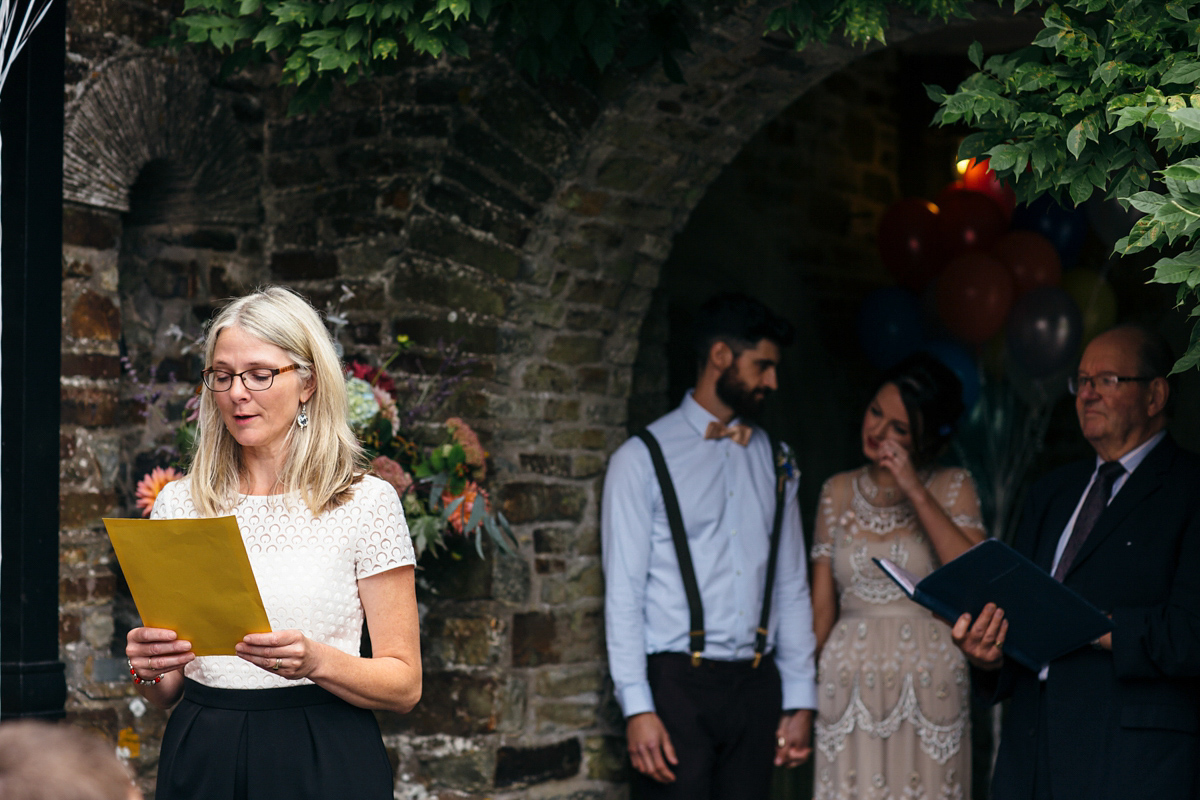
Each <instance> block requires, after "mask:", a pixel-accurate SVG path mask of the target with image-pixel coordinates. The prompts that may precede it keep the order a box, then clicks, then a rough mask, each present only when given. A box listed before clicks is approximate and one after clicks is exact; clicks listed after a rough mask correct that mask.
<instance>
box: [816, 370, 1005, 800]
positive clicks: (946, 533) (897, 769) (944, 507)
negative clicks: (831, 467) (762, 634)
mask: <svg viewBox="0 0 1200 800" xmlns="http://www.w3.org/2000/svg"><path fill="white" fill-rule="evenodd" d="M961 394H962V386H961V384H960V382H959V380H958V378H957V376H956V375H955V374H954V373H953V372H952V371H951V370H950V369H949V368H948V367H946V366H945V365H944V364H942V363H941V362H940V361H938V360H937V359H936V358H934V357H933V356H930V355H928V354H924V353H922V354H918V355H916V356H913V357H911V358H909V359H908V360H906V361H904V362H903V363H901V364H900V365H899V366H897V367H895V368H894V369H893V370H892V371H891V372H890V373H889V374H887V375H886V376H885V377H884V379H883V381H882V383H881V385H880V387H879V389H878V391H877V392H876V393H875V396H874V397H873V398H872V400H871V402H870V403H869V404H868V405H867V410H866V414H865V415H864V417H863V423H862V447H863V455H865V456H866V458H867V463H866V465H865V466H862V467H860V468H858V469H855V470H851V471H850V472H843V473H840V474H838V475H834V476H833V477H832V478H830V479H829V480H828V481H827V482H826V483H825V486H824V487H823V489H822V491H821V499H820V503H819V505H818V508H817V518H816V526H815V533H814V545H813V550H812V557H813V573H812V598H813V627H814V630H815V633H816V637H817V650H818V653H819V661H818V666H817V692H818V695H817V698H818V699H817V702H818V708H817V722H816V726H815V727H816V746H817V760H816V770H815V774H816V786H815V790H814V797H815V798H816V800H842V799H843V798H851V797H868V796H869V797H885V796H886V797H909V796H912V797H965V796H968V795H969V794H970V788H971V747H970V738H971V737H970V731H969V728H968V711H969V709H968V672H967V666H966V663H965V660H964V658H963V656H962V655H961V653H960V652H959V651H958V649H957V648H956V647H955V646H954V644H953V642H952V641H951V639H950V629H949V628H948V627H947V626H946V625H945V624H944V623H942V622H940V621H938V620H936V619H934V618H933V616H932V615H931V614H930V613H929V612H928V611H926V610H925V609H924V608H922V607H921V606H919V605H917V604H916V603H913V602H912V601H910V600H909V599H908V598H907V597H905V595H904V593H903V592H902V591H901V590H900V588H899V587H898V586H896V585H895V584H894V583H893V582H892V581H891V579H890V578H888V577H887V575H886V574H885V573H884V572H883V570H881V569H880V568H879V567H878V565H876V564H875V563H874V562H873V561H872V560H871V559H872V558H888V559H891V560H892V561H894V562H896V563H897V564H899V565H900V566H902V567H904V568H905V569H906V570H908V571H910V572H912V573H914V574H915V575H917V576H918V577H924V576H925V575H927V574H928V573H929V572H931V571H933V570H934V569H935V568H936V567H938V566H939V565H941V564H944V563H946V562H947V561H949V560H951V559H952V558H954V557H956V556H958V555H960V554H961V553H962V552H963V551H965V550H966V549H967V548H968V547H970V546H971V545H973V544H976V543H978V542H980V541H982V540H983V538H984V532H983V525H982V523H981V521H980V514H979V501H978V498H977V495H976V493H975V485H974V483H973V482H972V481H971V477H970V475H969V474H967V472H966V471H964V470H962V469H944V468H940V467H937V466H934V463H933V460H934V459H935V458H936V457H937V456H938V455H939V454H940V452H941V450H942V449H943V448H944V446H945V445H946V443H947V442H948V440H949V438H950V435H951V433H952V432H953V428H954V424H955V422H956V421H957V420H958V418H959V416H960V415H961V414H962V410H963V404H962V397H961Z"/></svg>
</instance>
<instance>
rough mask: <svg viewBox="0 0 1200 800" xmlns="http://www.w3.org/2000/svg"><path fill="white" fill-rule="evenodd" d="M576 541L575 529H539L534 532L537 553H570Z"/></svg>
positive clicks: (534, 544) (534, 545) (534, 549)
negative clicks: (572, 544) (573, 542)
mask: <svg viewBox="0 0 1200 800" xmlns="http://www.w3.org/2000/svg"><path fill="white" fill-rule="evenodd" d="M574 539H575V531H574V529H573V528H537V529H536V530H534V532H533V551H534V552H535V553H569V552H571V543H572V541H574Z"/></svg>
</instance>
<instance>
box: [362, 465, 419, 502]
mask: <svg viewBox="0 0 1200 800" xmlns="http://www.w3.org/2000/svg"><path fill="white" fill-rule="evenodd" d="M371 466H372V467H374V468H375V474H376V475H378V476H379V477H381V478H383V479H384V480H385V481H387V482H388V483H390V484H391V485H392V486H395V487H396V494H398V495H400V496H401V497H403V496H404V493H405V492H407V491H408V490H409V488H411V487H412V484H413V479H412V476H411V475H409V474H408V473H407V472H405V471H404V467H402V466H400V465H399V464H397V463H396V462H395V461H393V460H392V459H390V458H388V457H387V456H376V457H375V458H374V459H373V460H372V461H371Z"/></svg>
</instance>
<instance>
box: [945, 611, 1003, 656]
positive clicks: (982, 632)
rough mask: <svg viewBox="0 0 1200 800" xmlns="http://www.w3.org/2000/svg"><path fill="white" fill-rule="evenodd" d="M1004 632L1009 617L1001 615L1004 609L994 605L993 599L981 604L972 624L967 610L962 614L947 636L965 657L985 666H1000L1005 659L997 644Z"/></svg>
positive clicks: (1000, 642) (1001, 639) (999, 642)
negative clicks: (976, 617)
mask: <svg viewBox="0 0 1200 800" xmlns="http://www.w3.org/2000/svg"><path fill="white" fill-rule="evenodd" d="M1007 634H1008V620H1006V619H1004V609H1002V608H997V607H996V604H995V603H988V604H987V605H986V606H984V607H983V610H982V611H980V612H979V618H978V619H976V620H975V622H974V624H972V623H971V615H970V614H963V615H962V616H961V617H959V618H958V621H957V622H955V623H954V627H953V628H952V629H951V630H950V636H951V637H952V638H953V639H954V643H955V644H956V645H958V649H959V650H962V651H963V654H964V655H966V657H967V660H968V661H970V662H971V663H972V664H974V665H975V666H976V667H978V668H979V669H986V670H993V669H1000V665H1001V664H1003V663H1004V651H1003V650H1001V649H1000V646H1001V645H1003V644H1004V637H1005V636H1006V635H1007Z"/></svg>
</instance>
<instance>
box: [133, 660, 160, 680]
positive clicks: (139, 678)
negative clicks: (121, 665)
mask: <svg viewBox="0 0 1200 800" xmlns="http://www.w3.org/2000/svg"><path fill="white" fill-rule="evenodd" d="M125 663H126V664H128V665H129V674H130V675H132V676H133V685H134V686H141V685H142V684H143V683H150V684H154V683H158V682H159V681H161V680H162V675H155V676H154V677H153V678H143V677H142V676H141V675H138V674H137V670H136V669H134V668H133V661H131V660H130V659H128V658H127V659H125Z"/></svg>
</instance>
